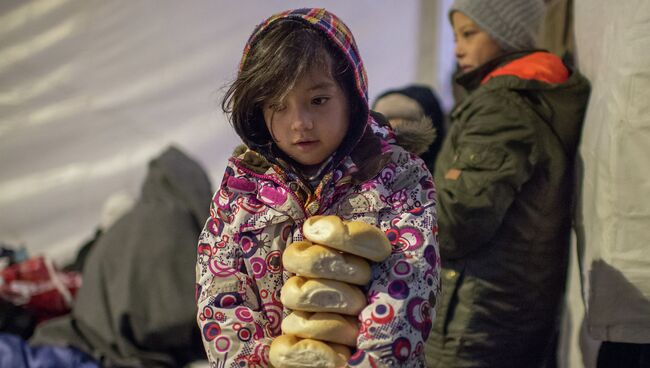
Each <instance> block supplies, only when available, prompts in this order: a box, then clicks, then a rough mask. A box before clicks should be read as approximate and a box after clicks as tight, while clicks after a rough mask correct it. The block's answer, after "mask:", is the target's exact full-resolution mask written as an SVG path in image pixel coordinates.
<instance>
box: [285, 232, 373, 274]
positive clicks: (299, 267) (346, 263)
mask: <svg viewBox="0 0 650 368" xmlns="http://www.w3.org/2000/svg"><path fill="white" fill-rule="evenodd" d="M282 265H283V266H284V269H285V270H287V271H289V272H293V273H295V274H297V275H299V276H307V277H315V278H323V279H330V280H339V281H345V282H348V283H350V284H356V285H366V284H367V283H368V281H370V265H369V264H368V262H367V261H366V260H365V259H363V258H361V257H357V256H354V255H352V254H347V253H341V252H339V251H337V250H334V249H332V248H329V247H326V246H323V245H318V244H312V243H311V242H308V241H298V242H294V243H291V244H290V245H289V246H288V247H287V249H285V250H284V253H283V254H282Z"/></svg>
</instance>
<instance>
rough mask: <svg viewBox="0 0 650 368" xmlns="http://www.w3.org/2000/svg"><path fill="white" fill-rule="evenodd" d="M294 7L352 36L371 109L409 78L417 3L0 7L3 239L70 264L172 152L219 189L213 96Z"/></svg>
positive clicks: (59, 1)
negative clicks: (256, 33)
mask: <svg viewBox="0 0 650 368" xmlns="http://www.w3.org/2000/svg"><path fill="white" fill-rule="evenodd" d="M304 6H321V7H325V8H327V9H329V10H331V11H332V12H334V13H335V14H337V15H338V16H340V17H341V18H342V19H343V20H344V21H345V22H346V23H347V24H348V26H349V27H350V28H351V29H352V32H353V33H354V35H355V37H356V40H357V43H358V45H359V48H360V52H361V55H362V58H363V60H364V62H365V65H366V68H367V72H368V75H369V89H370V97H371V98H372V97H373V96H376V95H377V94H378V93H380V92H381V91H383V90H385V89H387V88H393V87H395V86H400V85H404V84H407V83H410V82H413V81H414V78H415V74H416V64H417V61H416V59H417V42H418V39H417V35H418V16H419V7H420V1H416V0H409V1H382V2H380V3H378V2H377V1H373V0H355V1H347V0H327V1H296V0H289V1H282V2H274V1H265V0H247V1H237V2H235V1H227V0H219V1H214V0H196V1H191V2H179V1H173V0H139V1H100V0H89V1H74V0H32V1H23V0H5V1H2V2H0V87H1V88H0V241H2V242H6V243H8V244H9V245H13V246H24V247H26V248H27V250H28V252H29V253H30V254H37V253H45V254H48V255H50V256H52V257H53V258H55V259H58V260H61V261H64V260H67V259H69V258H70V257H71V256H72V255H73V254H74V252H75V251H76V249H77V247H78V246H80V245H81V243H82V242H83V241H84V240H85V239H86V238H88V237H90V236H91V235H92V233H93V232H94V230H95V229H96V227H97V226H98V224H99V222H100V213H101V211H102V206H103V204H104V203H105V202H106V200H107V199H108V198H109V197H110V196H111V195H113V194H115V193H123V194H125V195H127V196H130V197H137V196H138V193H139V190H140V185H141V182H142V179H143V178H144V174H145V173H146V165H147V162H148V161H149V160H150V159H152V158H154V157H155V156H157V155H158V154H159V153H160V152H162V150H163V149H164V148H165V147H166V146H168V145H169V144H175V145H177V146H178V147H180V148H181V149H183V150H184V151H185V152H187V153H188V154H190V155H191V156H192V157H194V158H196V159H197V160H198V161H199V162H200V163H201V164H202V165H203V166H204V168H205V169H206V171H207V172H208V174H209V176H210V179H211V181H212V185H213V187H216V186H217V185H218V184H219V182H220V180H221V175H222V170H223V168H224V165H225V161H226V158H227V156H228V155H229V153H230V152H231V151H232V149H233V148H234V147H235V146H236V145H237V144H238V142H239V138H238V137H237V136H236V135H235V134H234V131H233V130H232V128H231V127H230V126H229V124H228V123H227V121H226V119H225V116H224V115H223V114H222V113H221V111H220V106H219V102H220V98H221V97H222V95H223V91H224V88H223V87H224V86H225V85H226V84H227V83H228V82H229V81H231V80H232V79H233V77H234V75H235V73H236V68H237V64H238V62H239V59H240V57H241V52H242V50H243V46H244V44H245V42H246V40H247V38H248V36H249V35H250V32H251V31H252V29H253V27H254V26H255V25H256V24H257V23H259V22H261V21H262V20H263V19H264V18H265V17H267V16H269V15H271V14H273V13H275V12H277V11H281V10H285V9H288V8H297V7H304ZM206 206H207V204H206ZM206 215H207V212H206Z"/></svg>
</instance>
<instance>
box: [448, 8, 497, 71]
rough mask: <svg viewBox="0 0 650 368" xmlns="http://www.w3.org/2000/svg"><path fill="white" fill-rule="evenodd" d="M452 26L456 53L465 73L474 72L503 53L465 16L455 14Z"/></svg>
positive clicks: (459, 13)
mask: <svg viewBox="0 0 650 368" xmlns="http://www.w3.org/2000/svg"><path fill="white" fill-rule="evenodd" d="M451 24H452V27H453V29H454V42H456V48H455V49H454V53H455V54H456V59H457V60H458V65H459V67H460V68H461V70H462V71H463V73H467V72H469V71H472V70H474V69H476V68H478V67H479V66H481V65H483V64H485V63H486V62H488V61H490V60H492V59H494V58H495V57H497V56H499V55H501V54H502V53H503V51H502V50H501V48H500V47H499V45H498V44H497V43H496V41H494V40H493V39H492V37H490V36H489V35H488V34H487V33H486V32H485V31H483V30H482V29H481V28H479V26H478V25H477V24H476V23H474V21H473V20H471V19H470V18H469V17H467V16H466V15H465V14H463V13H461V12H458V11H456V12H453V13H452V14H451Z"/></svg>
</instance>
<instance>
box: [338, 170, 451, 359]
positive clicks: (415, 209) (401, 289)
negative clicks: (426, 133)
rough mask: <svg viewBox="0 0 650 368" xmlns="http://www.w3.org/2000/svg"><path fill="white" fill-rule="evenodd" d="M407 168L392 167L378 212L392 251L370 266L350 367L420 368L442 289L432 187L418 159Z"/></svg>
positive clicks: (429, 177)
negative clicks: (358, 330)
mask: <svg viewBox="0 0 650 368" xmlns="http://www.w3.org/2000/svg"><path fill="white" fill-rule="evenodd" d="M405 166H406V167H404V165H403V167H402V168H401V169H396V170H395V177H394V178H395V179H394V180H393V181H392V187H390V188H387V189H388V190H387V191H386V193H387V196H385V197H384V198H385V200H386V202H387V203H388V204H389V207H388V208H386V209H384V210H381V211H380V213H379V226H380V228H381V229H382V230H384V231H385V233H386V235H387V237H388V239H389V240H390V242H391V244H392V246H393V251H392V254H391V255H390V256H389V258H388V259H386V260H385V261H383V262H381V263H376V264H374V265H373V277H372V281H371V282H370V285H369V287H368V294H367V295H368V303H369V304H368V305H367V306H366V307H365V308H364V309H363V310H362V312H361V314H360V316H359V320H360V323H361V328H360V333H359V337H358V339H357V348H358V350H357V352H356V353H355V354H354V355H353V356H352V357H351V358H350V360H349V362H348V364H349V365H350V366H352V367H354V366H360V367H377V366H390V367H424V342H425V341H426V339H427V337H428V335H429V332H430V330H431V327H432V323H433V320H434V318H435V309H434V306H435V302H436V297H437V295H438V293H439V291H440V286H439V285H440V277H439V273H440V259H439V257H438V244H437V240H436V233H437V224H436V207H435V189H434V185H433V180H432V178H431V174H430V173H429V171H428V170H427V169H426V166H425V165H424V163H423V162H422V161H420V160H414V159H410V160H409V161H408V162H407V163H406V164H405ZM389 171H390V169H389ZM386 173H387V172H386V171H384V173H383V174H386ZM387 176H390V174H389V175H387Z"/></svg>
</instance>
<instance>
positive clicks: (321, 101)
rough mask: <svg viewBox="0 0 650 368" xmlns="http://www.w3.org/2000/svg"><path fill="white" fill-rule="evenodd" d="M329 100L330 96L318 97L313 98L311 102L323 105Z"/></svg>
mask: <svg viewBox="0 0 650 368" xmlns="http://www.w3.org/2000/svg"><path fill="white" fill-rule="evenodd" d="M327 100H329V98H328V97H316V98H313V99H312V100H311V103H312V104H314V105H322V104H324V103H325V102H327Z"/></svg>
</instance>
